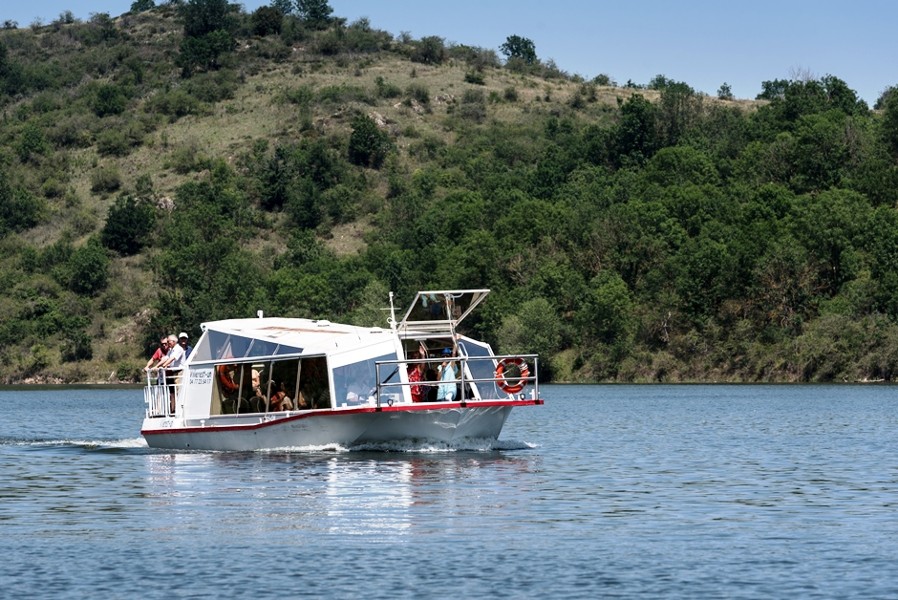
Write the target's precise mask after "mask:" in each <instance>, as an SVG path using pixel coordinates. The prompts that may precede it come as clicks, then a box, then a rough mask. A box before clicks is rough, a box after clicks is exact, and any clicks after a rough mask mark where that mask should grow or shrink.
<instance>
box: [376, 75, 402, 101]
mask: <svg viewBox="0 0 898 600" xmlns="http://www.w3.org/2000/svg"><path fill="white" fill-rule="evenodd" d="M374 85H375V86H376V87H377V96H378V97H379V98H398V97H399V96H401V95H402V90H401V89H399V86H398V85H396V84H393V83H389V82H387V81H386V80H384V78H383V77H381V76H380V75H378V76H377V79H375V80H374Z"/></svg>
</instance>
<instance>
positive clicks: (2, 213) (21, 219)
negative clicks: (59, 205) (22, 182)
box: [0, 173, 44, 236]
mask: <svg viewBox="0 0 898 600" xmlns="http://www.w3.org/2000/svg"><path fill="white" fill-rule="evenodd" d="M43 213H44V201H43V200H41V199H39V198H35V197H34V196H32V195H31V194H30V193H29V192H28V191H27V190H25V189H23V188H16V187H13V186H11V185H10V184H9V180H8V179H7V177H6V176H5V174H4V173H0V236H3V235H5V234H6V233H7V232H9V231H24V230H26V229H30V228H32V227H34V226H35V225H37V224H38V223H39V222H40V220H41V218H42V216H43Z"/></svg>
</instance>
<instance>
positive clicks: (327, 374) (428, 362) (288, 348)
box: [145, 289, 538, 421]
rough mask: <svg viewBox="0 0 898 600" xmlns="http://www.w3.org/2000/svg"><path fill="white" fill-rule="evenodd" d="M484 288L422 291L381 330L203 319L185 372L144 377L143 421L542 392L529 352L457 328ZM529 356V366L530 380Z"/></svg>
mask: <svg viewBox="0 0 898 600" xmlns="http://www.w3.org/2000/svg"><path fill="white" fill-rule="evenodd" d="M488 293H489V290H480V289H478V290H448V291H447V290H438V291H422V292H418V294H417V295H416V296H415V299H414V301H413V302H412V303H411V305H410V307H409V308H408V310H407V311H406V312H405V314H404V316H403V317H402V318H401V319H399V320H397V319H396V318H395V311H393V310H392V307H391V313H390V318H389V320H388V324H389V327H387V328H380V327H359V326H355V325H345V324H338V323H332V322H330V321H327V320H313V319H299V318H279V317H274V318H272V317H262V316H261V314H260V316H259V317H258V318H245V319H228V320H222V321H213V322H208V323H204V324H203V325H202V329H203V334H202V336H201V337H200V339H199V340H198V342H197V345H196V347H195V348H194V351H193V353H192V354H191V356H190V357H189V358H188V359H187V360H186V362H185V364H184V366H183V367H182V369H180V370H177V371H167V372H166V373H164V374H149V375H148V385H147V389H146V391H145V396H146V403H147V418H154V417H171V416H175V415H177V416H179V417H181V418H182V419H185V420H207V419H211V420H213V421H217V420H219V419H220V418H223V417H229V418H233V419H236V420H237V421H239V420H241V419H242V417H244V416H246V417H249V416H252V418H253V419H256V420H258V419H259V418H260V416H262V417H265V416H267V415H270V414H281V415H282V414H283V413H294V412H296V411H318V410H331V411H342V410H351V409H356V408H358V407H360V406H365V407H371V406H375V407H380V406H384V405H388V406H395V405H410V404H415V403H417V402H428V401H430V402H446V401H451V402H461V403H462V404H464V403H467V402H477V401H482V400H490V399H508V398H509V397H514V396H515V395H516V394H519V393H520V391H521V389H523V387H524V386H525V385H528V384H532V385H533V390H532V396H533V397H534V398H538V382H537V378H536V375H535V372H536V368H535V367H536V365H535V361H536V357H535V356H533V355H528V356H526V357H524V358H523V359H522V358H520V357H515V358H514V360H511V361H509V362H504V361H503V359H504V358H505V357H501V356H495V355H494V354H493V352H492V349H491V348H490V346H489V344H486V343H484V342H480V341H477V340H475V339H473V338H470V337H468V336H465V335H462V334H460V333H459V332H458V330H457V328H458V326H459V324H460V323H461V322H462V321H463V320H464V319H465V318H466V317H468V316H469V315H470V314H471V312H472V311H473V310H474V308H476V306H477V305H478V304H480V302H482V301H483V299H484V298H485V297H486V295H487V294H488ZM391 303H392V295H391ZM509 358H511V357H509ZM526 361H531V362H532V363H534V375H533V376H532V377H531V376H530V372H529V366H528V365H527V362H526ZM415 372H417V375H415V374H414V373H415ZM450 375H451V376H450ZM438 393H439V394H442V395H438Z"/></svg>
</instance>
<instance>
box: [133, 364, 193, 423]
mask: <svg viewBox="0 0 898 600" xmlns="http://www.w3.org/2000/svg"><path fill="white" fill-rule="evenodd" d="M181 372H182V370H181V369H180V368H177V369H147V371H146V374H147V381H146V387H144V389H143V400H144V403H145V404H146V411H147V417H148V418H157V417H173V416H175V414H176V413H177V408H178V400H179V398H180V396H181V391H182V388H183V387H184V386H183V385H182V384H181Z"/></svg>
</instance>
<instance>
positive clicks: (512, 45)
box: [499, 35, 536, 65]
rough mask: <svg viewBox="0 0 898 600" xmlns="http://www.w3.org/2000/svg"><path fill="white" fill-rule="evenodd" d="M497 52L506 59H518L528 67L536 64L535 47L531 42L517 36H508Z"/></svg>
mask: <svg viewBox="0 0 898 600" xmlns="http://www.w3.org/2000/svg"><path fill="white" fill-rule="evenodd" d="M499 50H500V51H501V52H502V54H504V55H505V57H506V58H508V59H513V58H514V59H519V60H522V61H523V62H524V63H526V64H528V65H532V64H534V63H536V46H535V45H534V44H533V40H530V39H527V38H525V37H521V36H519V35H510V36H508V37H507V38H505V42H504V43H503V44H502V45H501V46H499Z"/></svg>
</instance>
